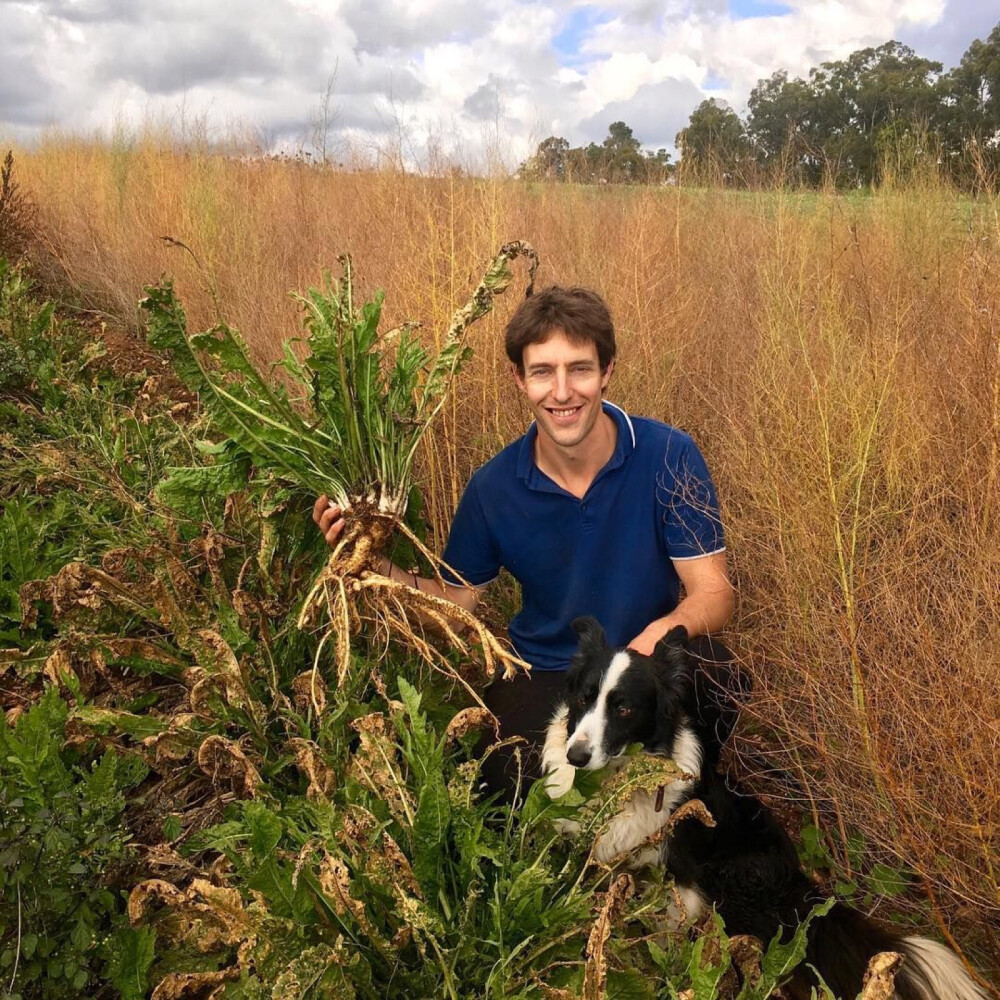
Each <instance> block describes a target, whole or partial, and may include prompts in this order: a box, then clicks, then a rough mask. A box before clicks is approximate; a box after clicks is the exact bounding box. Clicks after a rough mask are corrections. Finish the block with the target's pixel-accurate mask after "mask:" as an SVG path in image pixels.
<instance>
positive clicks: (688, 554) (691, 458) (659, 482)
mask: <svg viewBox="0 0 1000 1000" xmlns="http://www.w3.org/2000/svg"><path fill="white" fill-rule="evenodd" d="M656 500H657V504H658V506H659V509H660V512H661V531H662V533H663V541H664V544H665V545H666V548H667V554H668V555H669V556H670V558H671V559H698V558H699V557H701V556H707V555H713V554H714V553H716V552H721V551H722V550H723V549H725V547H726V542H725V538H724V536H723V531H722V519H721V517H720V516H719V501H718V498H717V497H716V494H715V486H714V485H713V484H712V477H711V475H710V474H709V471H708V466H707V465H706V464H705V459H704V458H703V457H702V454H701V452H700V451H699V450H698V446H697V445H696V444H695V443H694V441H693V440H692V439H691V437H689V436H688V435H687V434H684V433H682V432H680V431H677V430H674V431H672V432H671V436H670V440H669V441H668V443H667V449H666V453H665V454H664V456H663V468H662V469H660V470H659V472H658V473H657V475H656Z"/></svg>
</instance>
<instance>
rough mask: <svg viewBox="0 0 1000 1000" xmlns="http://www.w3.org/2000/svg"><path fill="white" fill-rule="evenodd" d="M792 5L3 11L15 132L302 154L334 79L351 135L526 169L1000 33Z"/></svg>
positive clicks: (0, 117)
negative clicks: (784, 89)
mask: <svg viewBox="0 0 1000 1000" xmlns="http://www.w3.org/2000/svg"><path fill="white" fill-rule="evenodd" d="M785 2H786V4H787V6H789V7H790V8H791V10H790V12H789V13H788V14H786V15H784V16H780V17H767V18H753V19H749V20H738V19H734V18H733V17H731V16H730V14H729V4H728V2H727V0H617V2H615V3H614V4H606V5H604V6H603V7H602V5H600V4H596V3H587V2H585V0H548V2H543V0H481V2H480V3H477V4H471V3H468V2H466V0H217V2H213V3H205V2H204V0H155V2H154V0H20V2H16V3H15V2H11V0H0V23H2V24H3V28H2V30H0V66H2V67H3V70H2V72H0V131H14V132H15V133H17V134H21V135H25V136H29V137H30V135H31V134H33V132H35V131H37V129H39V128H40V127H42V126H44V125H46V124H48V123H55V124H58V125H61V126H64V127H66V128H71V129H77V130H89V129H93V128H97V127H104V128H109V127H110V125H111V123H112V121H113V120H114V118H115V116H116V114H121V113H124V114H126V115H129V116H132V117H136V118H140V117H143V116H150V115H152V116H154V117H155V116H160V117H170V116H177V115H178V114H179V113H180V110H179V109H181V108H183V109H184V113H185V114H186V115H189V116H197V115H203V116H205V118H206V119H208V120H209V121H210V122H211V123H212V124H213V125H214V126H215V127H217V128H219V129H225V128H226V127H228V126H230V125H231V124H232V123H233V122H234V121H237V120H241V121H243V122H244V123H246V124H250V125H254V126H257V127H259V128H260V129H261V130H262V132H263V133H264V134H266V135H270V136H273V137H274V138H275V139H277V140H284V141H286V142H295V141H296V140H297V139H301V138H303V137H304V136H306V135H307V133H308V131H309V119H310V116H311V114H312V113H314V109H315V108H316V106H317V104H318V102H319V99H320V94H321V93H322V91H323V89H324V87H325V86H326V82H327V80H328V78H329V77H330V75H331V74H333V73H334V72H336V85H335V94H334V102H335V103H336V104H337V106H338V108H339V112H340V114H339V126H340V127H341V128H342V129H344V130H345V132H348V133H350V134H351V135H357V134H359V132H366V133H368V134H370V135H371V136H372V137H373V138H374V139H375V140H376V141H378V140H379V139H380V138H384V137H385V136H386V135H388V134H391V133H392V132H393V131H395V130H398V126H399V125H400V123H402V124H404V125H405V126H406V128H407V129H408V130H409V132H410V139H411V141H412V147H413V149H414V150H417V151H419V150H422V149H425V148H426V147H427V146H428V144H429V143H431V144H434V145H436V146H437V147H439V148H442V149H443V150H444V151H445V152H447V151H448V150H449V149H453V150H456V149H461V150H463V151H466V152H468V153H471V154H475V153H476V152H477V151H478V150H481V149H482V148H483V145H484V142H486V141H487V140H486V139H485V138H484V129H487V130H489V129H492V128H494V127H495V125H496V124H497V123H498V124H499V127H500V129H501V131H502V132H503V133H504V134H505V135H506V137H507V142H506V148H507V151H508V154H509V155H510V157H511V158H512V160H514V161H515V162H516V160H517V159H520V158H523V156H524V155H526V154H527V153H528V152H530V150H531V148H532V147H533V145H534V144H535V143H537V142H538V141H539V140H540V139H541V138H544V137H545V136H546V135H549V134H559V135H564V136H566V137H567V138H569V139H571V141H574V142H579V141H586V140H589V139H597V140H599V139H600V138H602V137H603V135H604V132H605V131H606V128H607V125H608V124H609V123H610V122H611V121H614V120H618V119H621V120H625V121H627V122H628V123H629V124H630V125H632V126H633V128H634V130H635V133H636V135H637V136H638V137H639V138H640V139H642V140H643V141H644V142H645V143H646V144H647V145H649V146H654V147H655V146H658V145H662V144H663V143H665V142H667V141H669V140H672V137H673V134H674V133H675V132H676V131H677V130H678V128H679V126H681V125H683V124H684V121H685V120H686V116H687V114H689V113H690V111H691V110H692V109H693V108H694V106H695V105H696V104H697V103H698V101H699V100H700V99H701V98H702V97H703V96H706V95H708V94H712V95H715V96H720V97H723V98H725V99H726V100H728V101H729V103H730V104H732V105H733V106H734V107H735V108H737V109H742V108H743V107H744V106H745V103H746V99H747V97H748V95H749V92H750V89H751V88H752V87H753V85H754V84H755V83H756V82H757V80H759V79H761V78H762V77H766V76H769V75H770V74H771V73H772V72H774V71H775V70H778V69H784V70H787V71H788V72H789V73H790V74H792V75H805V74H806V73H808V71H809V69H810V68H811V67H812V66H815V65H817V64H818V63H819V62H821V61H825V60H830V59H839V58H843V57H844V56H846V55H848V54H849V53H850V52H852V51H853V50H855V49H857V48H860V47H864V46H868V45H878V44H881V43H882V42H885V41H887V40H889V39H890V38H894V37H899V38H901V39H902V40H903V41H910V42H911V44H915V47H916V48H917V50H918V51H920V52H921V53H923V52H924V51H925V49H924V48H923V46H928V47H936V48H933V51H928V52H927V54H928V55H932V56H936V57H937V58H940V59H943V60H944V61H945V62H946V64H948V65H953V64H954V63H956V62H957V61H958V59H959V58H960V56H961V54H962V52H963V51H964V50H965V48H966V47H967V46H968V44H969V42H971V41H972V38H973V37H975V36H976V33H978V34H980V35H985V34H986V33H988V30H989V28H990V27H992V24H993V23H995V22H996V21H998V20H1000V0H989V2H988V3H985V4H984V3H978V4H970V3H967V2H964V0H785ZM990 6H992V7H994V8H995V10H994V11H993V13H992V15H990V14H988V13H986V14H984V13H983V8H988V7H990ZM970 8H975V11H976V13H975V16H973V14H972V13H970ZM984 20H987V21H989V23H988V24H986V25H985V27H984ZM567 29H568V35H569V43H567V36H566V35H564V34H561V33H564V32H566V31H567ZM965 29H968V37H964V35H963V31H964V30H965ZM557 39H559V40H560V48H561V49H562V50H563V51H561V52H560V51H557V48H556V44H555V43H556V40H557ZM567 44H575V52H573V53H572V54H571V56H570V55H567V53H566V51H565V47H566V45H567ZM494 139H495V136H494Z"/></svg>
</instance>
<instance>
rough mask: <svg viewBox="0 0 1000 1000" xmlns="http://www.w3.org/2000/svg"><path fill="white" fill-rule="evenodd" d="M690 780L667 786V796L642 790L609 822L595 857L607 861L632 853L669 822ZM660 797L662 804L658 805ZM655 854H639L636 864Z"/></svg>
mask: <svg viewBox="0 0 1000 1000" xmlns="http://www.w3.org/2000/svg"><path fill="white" fill-rule="evenodd" d="M690 785H691V782H690V781H687V780H682V781H673V782H671V783H670V784H669V785H667V786H666V787H665V788H664V789H663V793H664V794H663V795H662V796H659V795H650V794H649V792H644V791H642V790H641V789H640V790H638V791H636V793H635V794H634V795H633V796H632V798H631V799H630V800H629V803H628V805H627V806H626V807H625V808H624V809H623V810H622V811H621V812H620V813H618V815H617V816H615V817H614V819H612V820H611V822H610V823H609V824H608V826H607V829H606V830H605V831H604V832H603V833H602V834H601V835H600V836H599V837H598V838H597V843H596V844H595V845H594V859H595V860H596V861H600V862H602V863H604V864H606V863H607V862H609V861H611V860H612V858H617V857H620V856H621V855H623V854H629V853H631V852H632V851H634V850H635V849H636V848H637V847H639V846H640V845H641V844H643V843H645V842H646V841H647V840H649V839H650V838H651V837H653V836H655V835H656V834H657V833H659V832H660V830H661V829H663V827H664V826H666V825H667V822H668V821H669V819H670V814H671V813H672V812H673V811H674V809H675V807H676V806H677V804H678V803H679V802H680V801H681V799H682V798H683V797H684V793H685V792H686V791H687V789H688V788H689V787H690ZM658 799H659V802H660V807H659V808H657V800H658ZM651 857H652V855H650V856H648V857H647V856H646V855H645V852H643V853H642V854H640V855H638V856H637V857H636V863H637V864H642V863H643V862H646V861H648V860H649V859H650V858H651Z"/></svg>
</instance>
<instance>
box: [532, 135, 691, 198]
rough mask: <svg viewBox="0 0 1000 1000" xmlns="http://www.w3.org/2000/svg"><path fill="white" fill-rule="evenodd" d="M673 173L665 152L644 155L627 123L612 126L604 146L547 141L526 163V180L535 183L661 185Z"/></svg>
mask: <svg viewBox="0 0 1000 1000" xmlns="http://www.w3.org/2000/svg"><path fill="white" fill-rule="evenodd" d="M672 170H673V165H672V164H671V163H670V154H669V153H668V152H667V151H666V150H665V149H659V150H657V151H656V152H655V153H644V152H643V150H642V143H641V142H640V141H639V140H638V139H637V138H636V136H635V134H634V133H633V131H632V129H631V127H630V126H628V125H626V124H625V122H612V123H611V125H610V126H609V127H608V135H607V137H606V138H605V139H604V141H603V142H602V143H600V144H598V143H596V142H591V143H588V144H587V145H586V146H570V144H569V142H568V141H567V140H566V139H563V138H561V137H558V136H554V135H550V136H549V137H548V138H547V139H543V140H542V141H541V142H540V143H539V144H538V148H537V149H536V150H535V152H534V154H533V155H532V156H530V157H529V158H528V159H527V160H526V161H525V162H524V163H522V164H521V168H520V173H521V176H522V177H525V178H528V179H532V180H556V181H576V182H577V183H582V184H594V183H597V182H601V183H659V182H661V181H663V180H664V179H665V178H666V177H667V176H668V175H669V174H670V173H671V171H672Z"/></svg>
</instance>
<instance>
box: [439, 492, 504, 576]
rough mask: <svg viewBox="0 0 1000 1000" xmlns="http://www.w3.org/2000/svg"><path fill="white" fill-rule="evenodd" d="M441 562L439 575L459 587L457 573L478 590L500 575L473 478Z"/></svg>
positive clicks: (461, 503)
mask: <svg viewBox="0 0 1000 1000" xmlns="http://www.w3.org/2000/svg"><path fill="white" fill-rule="evenodd" d="M442 559H443V560H444V562H445V563H446V564H447V565H446V566H445V567H442V570H441V575H442V576H443V577H444V578H445V580H446V581H447V582H448V583H451V584H455V585H458V586H460V585H461V583H462V580H460V579H459V578H458V576H456V573H457V574H458V575H459V576H461V577H462V579H464V580H465V582H466V583H470V584H472V585H473V586H475V587H479V586H482V585H483V584H486V583H489V582H490V581H491V580H495V579H496V577H497V574H498V573H499V572H500V566H501V562H500V554H499V551H498V550H497V546H496V542H495V541H494V539H493V535H492V534H491V533H490V529H489V525H488V524H487V522H486V515H485V513H484V512H483V506H482V503H481V502H480V499H479V491H478V489H477V485H476V477H475V476H473V477H472V479H470V480H469V484H468V486H466V487H465V492H464V493H463V494H462V499H461V500H459V502H458V509H457V510H456V511H455V517H454V519H453V520H452V522H451V531H450V532H449V533H448V544H447V545H446V546H445V549H444V555H443V556H442ZM448 567H451V569H449V568H448ZM451 570H454V571H455V572H451Z"/></svg>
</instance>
